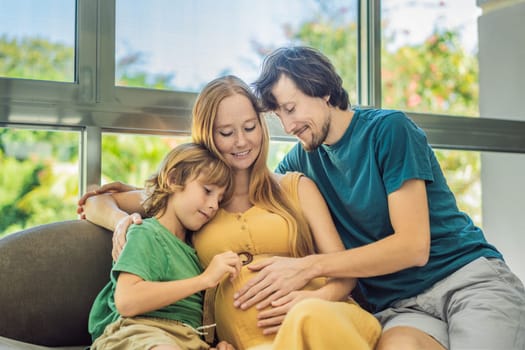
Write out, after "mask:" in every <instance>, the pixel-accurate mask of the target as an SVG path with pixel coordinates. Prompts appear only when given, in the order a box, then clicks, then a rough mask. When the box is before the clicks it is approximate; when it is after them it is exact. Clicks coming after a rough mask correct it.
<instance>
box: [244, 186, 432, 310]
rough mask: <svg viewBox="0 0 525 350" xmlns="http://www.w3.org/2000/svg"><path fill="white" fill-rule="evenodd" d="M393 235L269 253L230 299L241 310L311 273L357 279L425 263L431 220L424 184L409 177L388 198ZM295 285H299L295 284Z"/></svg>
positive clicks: (287, 288) (299, 283) (292, 287)
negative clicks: (325, 248) (309, 251)
mask: <svg viewBox="0 0 525 350" xmlns="http://www.w3.org/2000/svg"><path fill="white" fill-rule="evenodd" d="M388 206H389V215H390V220H391V223H392V227H393V228H394V233H393V234H392V235H390V236H388V237H386V238H384V239H381V240H379V241H377V242H374V243H371V244H368V245H366V246H362V247H358V248H353V249H348V250H345V251H340V252H332V253H324V254H316V255H309V256H306V257H303V258H282V257H273V258H270V259H267V260H265V261H262V262H260V263H257V264H251V265H250V266H249V268H250V269H252V270H255V271H259V273H258V274H257V275H256V276H255V277H254V278H253V279H252V280H250V281H248V282H247V283H246V285H245V286H244V287H243V288H242V289H240V290H239V291H238V292H237V293H236V295H235V296H234V297H235V303H236V304H238V305H244V306H245V307H246V308H248V307H250V306H252V305H255V304H256V303H257V302H260V298H259V297H258V295H259V293H260V292H261V290H263V289H265V293H267V294H268V295H270V294H273V293H276V292H279V293H283V294H287V292H290V291H291V290H297V289H299V288H301V287H302V286H304V281H309V280H311V279H313V278H315V277H333V278H345V277H351V278H361V277H372V276H380V275H385V274H389V273H393V272H397V271H400V270H403V269H406V268H410V267H414V266H424V265H425V264H426V263H427V261H428V257H429V252H430V223H429V213H428V204H427V196H426V188H425V182H424V181H423V180H418V179H414V180H408V181H406V182H405V183H404V184H403V185H402V186H401V187H400V188H399V189H398V190H397V191H394V192H393V193H391V194H390V195H389V196H388ZM298 286H300V287H298Z"/></svg>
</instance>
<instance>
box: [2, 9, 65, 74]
mask: <svg viewBox="0 0 525 350" xmlns="http://www.w3.org/2000/svg"><path fill="white" fill-rule="evenodd" d="M1 7H2V10H1V11H0V76H3V77H9V78H24V79H38V80H52V81H61V82H73V81H74V80H75V1H72V0H46V1H33V0H17V1H8V0H3V1H2V5H1Z"/></svg>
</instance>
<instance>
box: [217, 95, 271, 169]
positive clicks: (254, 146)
mask: <svg viewBox="0 0 525 350" xmlns="http://www.w3.org/2000/svg"><path fill="white" fill-rule="evenodd" d="M213 137H214V140H215V145H216V146H217V149H218V150H219V152H221V154H222V155H223V157H224V159H225V160H226V162H227V163H228V164H229V165H230V166H231V167H232V168H233V169H234V170H245V169H249V168H250V167H251V166H252V165H253V163H254V162H255V160H256V159H257V157H258V155H259V153H260V151H261V143H262V129H261V124H260V122H259V118H258V116H257V112H256V111H255V109H254V108H253V106H252V104H251V102H250V100H249V99H248V98H247V97H246V96H243V95H240V94H235V95H232V96H229V97H226V98H225V99H224V100H222V101H221V103H220V104H219V109H218V111H217V117H216V118H215V122H214V124H213Z"/></svg>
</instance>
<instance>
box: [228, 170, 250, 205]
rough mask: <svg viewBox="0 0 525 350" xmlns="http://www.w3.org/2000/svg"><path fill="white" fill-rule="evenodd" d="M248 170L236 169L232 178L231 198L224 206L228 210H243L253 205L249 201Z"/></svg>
mask: <svg viewBox="0 0 525 350" xmlns="http://www.w3.org/2000/svg"><path fill="white" fill-rule="evenodd" d="M250 180H251V171H250V170H240V171H236V172H235V174H234V179H233V195H232V199H231V200H230V201H229V202H228V203H227V204H226V205H225V206H224V209H225V210H227V211H229V212H236V213H237V212H245V211H246V210H248V209H250V208H251V207H252V206H253V203H251V202H250Z"/></svg>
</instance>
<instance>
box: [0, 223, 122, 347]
mask: <svg viewBox="0 0 525 350" xmlns="http://www.w3.org/2000/svg"><path fill="white" fill-rule="evenodd" d="M111 247H112V243H111V232H109V231H107V230H105V229H103V228H101V227H99V226H96V225H94V224H92V223H90V222H87V221H85V220H71V221H61V222H56V223H51V224H46V225H41V226H36V227H32V228H29V229H26V230H23V231H20V232H17V233H13V234H10V235H8V236H5V237H3V238H1V239H0V313H1V317H0V349H2V350H4V349H15V350H16V349H21V350H22V349H26V350H38V349H41V350H43V349H49V348H58V349H64V350H65V349H67V350H76V349H85V348H86V347H87V346H89V345H90V343H91V338H90V335H89V333H88V325H87V322H88V315H89V311H90V309H91V304H92V303H93V300H94V299H95V297H96V295H97V294H98V292H99V291H100V290H101V288H102V287H103V286H104V285H105V284H106V283H107V281H108V279H109V273H110V269H111Z"/></svg>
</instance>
